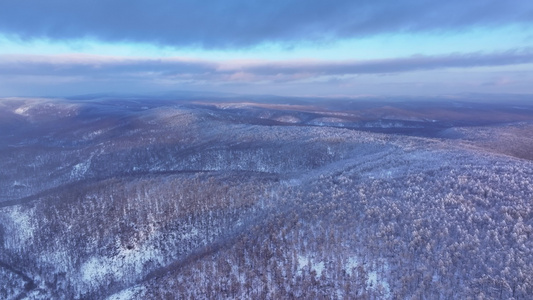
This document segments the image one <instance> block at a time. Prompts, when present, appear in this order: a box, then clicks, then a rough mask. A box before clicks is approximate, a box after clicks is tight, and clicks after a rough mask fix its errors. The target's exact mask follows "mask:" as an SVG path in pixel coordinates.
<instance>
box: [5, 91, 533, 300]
mask: <svg viewBox="0 0 533 300" xmlns="http://www.w3.org/2000/svg"><path fill="white" fill-rule="evenodd" d="M343 105H344V106H343V107H342V108H340V109H334V108H332V104H329V105H321V104H320V103H303V102H301V101H300V102H298V103H292V104H291V103H266V102H244V101H241V102H238V103H229V102H227V101H226V102H209V101H204V102H198V101H196V102H195V101H170V100H167V101H163V100H161V101H155V100H150V101H148V100H146V101H143V100H142V99H103V98H98V99H88V100H87V99H83V100H58V99H25V98H8V99H1V100H0V248H1V249H0V298H1V299H22V298H27V299H106V298H107V299H175V298H180V299H181V298H182V299H202V298H208V299H292V298H297V299H469V298H472V299H475V298H479V299H528V298H530V297H531V295H533V161H532V159H533V138H532V137H533V134H532V133H533V106H526V105H524V104H522V105H521V106H517V105H516V104H512V105H507V106H506V105H503V104H492V106H490V105H487V104H479V105H474V104H469V105H467V104H464V103H460V102H453V103H442V104H435V103H430V104H427V105H426V106H423V105H419V106H416V107H422V108H421V109H419V108H417V109H413V108H412V107H415V106H410V105H409V104H406V103H392V104H391V103H386V104H383V105H382V104H379V105H378V104H369V103H362V104H357V103H352V104H343ZM350 105H351V106H350Z"/></svg>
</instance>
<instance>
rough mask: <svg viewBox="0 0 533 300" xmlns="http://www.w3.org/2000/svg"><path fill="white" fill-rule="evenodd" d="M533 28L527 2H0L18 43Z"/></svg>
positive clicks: (1, 23) (243, 41)
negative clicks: (507, 26) (479, 27)
mask: <svg viewBox="0 0 533 300" xmlns="http://www.w3.org/2000/svg"><path fill="white" fill-rule="evenodd" d="M531 23H533V2H531V1H518V0H516V1H501V0H499V1H497V0H469V1H464V0H448V1H433V0H398V1H372V0H339V1H334V2H332V1H325V0H284V1H261V0H225V1H219V0H204V1H195V0H160V1H156V2H154V1H147V0H104V1H95V0H78V1H71V0H48V1H42V0H24V1H20V0H3V1H0V33H1V34H5V35H8V36H11V37H15V38H19V39H41V38H45V39H52V40H76V39H83V38H92V39H96V40H100V41H106V42H124V41H127V42H142V43H155V44H159V45H169V46H175V47H181V46H200V47H204V48H240V47H247V46H254V45H258V44H261V43H269V42H271V43H281V44H285V45H289V46H290V45H295V44H296V43H299V42H313V41H320V42H324V41H328V40H332V39H333V40H334V39H342V38H353V37H361V36H369V35H375V34H383V33H385V34H387V33H397V32H434V31H447V30H462V29H465V28H470V27H475V26H501V25H507V24H531Z"/></svg>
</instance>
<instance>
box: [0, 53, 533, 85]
mask: <svg viewBox="0 0 533 300" xmlns="http://www.w3.org/2000/svg"><path fill="white" fill-rule="evenodd" d="M528 63H533V49H514V50H509V51H505V52H496V53H466V54H449V55H440V56H424V55H416V56H411V57H403V58H393V59H382V60H363V61H297V60H296V61H205V60H191V59H185V58H160V59H150V58H120V57H106V56H92V55H53V56H34V55H2V56H0V75H3V76H11V77H16V76H51V77H76V78H93V79H95V78H96V79H99V80H117V79H121V80H125V79H135V80H145V81H149V80H166V81H169V80H171V81H172V80H182V81H183V80H187V81H211V82H212V83H227V82H266V81H268V82H291V81H300V80H306V79H316V78H323V77H328V76H352V75H364V74H400V73H406V72H414V71H424V70H439V69H449V68H472V67H495V66H512V65H521V64H528Z"/></svg>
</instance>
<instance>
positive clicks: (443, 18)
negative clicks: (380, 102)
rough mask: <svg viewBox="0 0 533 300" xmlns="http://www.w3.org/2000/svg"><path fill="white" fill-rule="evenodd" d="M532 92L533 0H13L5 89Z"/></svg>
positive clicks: (1, 21)
mask: <svg viewBox="0 0 533 300" xmlns="http://www.w3.org/2000/svg"><path fill="white" fill-rule="evenodd" d="M182 90H187V91H209V92H225V93H228V92H230V93H239V94H274V95H283V96H320V97H352V96H353V97H355V96H361V95H395V96H398V95H408V96H440V95H451V94H464V93H491V94H506V93H513V94H533V1H531V0H508V1H501V0H499V1H492V0H468V1H464V0H461V1H458V0H448V1H434V0H431V1H429V0H396V1H375V0H346V1H345V0H338V1H325V0H283V1H279V0H270V1H264V0H224V1H221V0H204V1H193V0H152V1H148V0H90V1H89V0H47V1H42V0H1V1H0V96H2V97H6V96H59V97H61V96H70V95H80V94H90V93H106V92H112V93H153V92H162V91H182Z"/></svg>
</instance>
